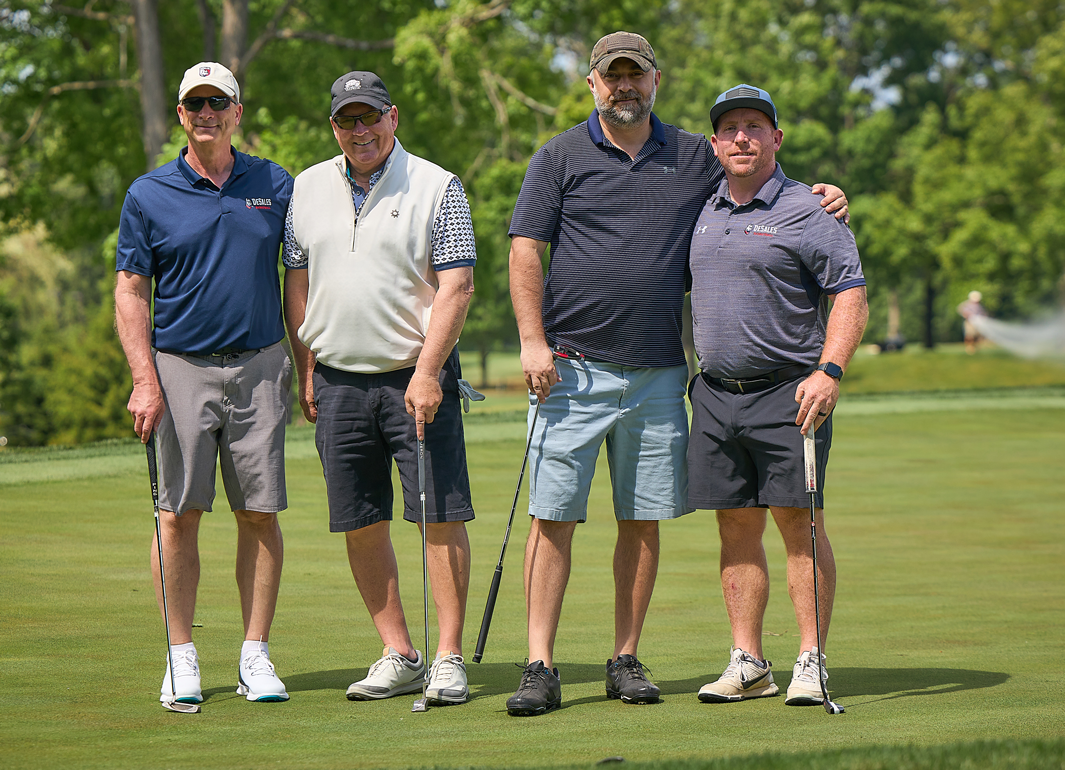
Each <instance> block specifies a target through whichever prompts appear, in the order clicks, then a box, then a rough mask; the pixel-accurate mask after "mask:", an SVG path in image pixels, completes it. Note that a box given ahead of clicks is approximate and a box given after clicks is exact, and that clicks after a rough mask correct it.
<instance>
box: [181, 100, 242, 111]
mask: <svg viewBox="0 0 1065 770" xmlns="http://www.w3.org/2000/svg"><path fill="white" fill-rule="evenodd" d="M204 102H207V103H208V104H209V105H211V109H212V110H214V111H215V112H222V111H223V110H228V109H229V105H230V104H232V103H233V100H232V99H230V98H229V97H228V96H188V97H185V98H184V99H182V100H181V106H182V107H184V108H185V109H186V110H188V111H189V112H199V111H200V110H202V109H203V103H204Z"/></svg>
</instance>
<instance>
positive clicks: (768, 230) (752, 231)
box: [743, 225, 777, 238]
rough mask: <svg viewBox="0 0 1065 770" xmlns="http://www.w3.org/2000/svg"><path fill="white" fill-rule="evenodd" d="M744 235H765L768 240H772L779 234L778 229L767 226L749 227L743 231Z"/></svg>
mask: <svg viewBox="0 0 1065 770" xmlns="http://www.w3.org/2000/svg"><path fill="white" fill-rule="evenodd" d="M743 234H744V235H764V236H766V237H767V238H772V237H773V236H774V235H776V234H777V228H775V227H769V226H767V225H747V227H746V228H745V229H744V231H743Z"/></svg>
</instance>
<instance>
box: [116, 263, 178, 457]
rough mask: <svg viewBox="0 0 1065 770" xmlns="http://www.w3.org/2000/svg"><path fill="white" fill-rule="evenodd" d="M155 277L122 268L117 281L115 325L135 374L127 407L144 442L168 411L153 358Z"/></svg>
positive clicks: (134, 427) (132, 372) (130, 366)
mask: <svg viewBox="0 0 1065 770" xmlns="http://www.w3.org/2000/svg"><path fill="white" fill-rule="evenodd" d="M151 308H152V279H151V277H150V276H144V275H138V274H137V273H131V272H129V271H128V270H121V271H119V273H118V274H117V280H116V282H115V329H116V330H117V331H118V339H119V340H120V341H121V342H122V350H123V351H124V352H125V354H126V363H127V364H129V372H130V374H131V375H132V376H133V393H131V394H130V397H129V402H128V403H127V404H126V408H127V409H128V410H129V413H130V414H131V415H133V430H134V431H135V432H136V433H137V435H138V436H140V439H141V443H142V444H143V443H147V442H148V437H149V436H151V435H152V431H154V430H155V429H156V427H157V426H158V425H159V422H160V421H161V420H162V419H163V414H164V413H165V412H166V402H165V401H164V400H163V388H162V386H161V385H160V384H159V373H158V372H156V370H155V360H154V359H153V358H152V310H151Z"/></svg>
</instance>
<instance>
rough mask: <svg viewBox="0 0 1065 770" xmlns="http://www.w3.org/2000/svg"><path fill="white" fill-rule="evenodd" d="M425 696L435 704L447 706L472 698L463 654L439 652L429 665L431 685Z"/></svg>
mask: <svg viewBox="0 0 1065 770" xmlns="http://www.w3.org/2000/svg"><path fill="white" fill-rule="evenodd" d="M425 697H426V698H428V699H429V703H430V704H431V705H433V706H447V705H449V704H453V703H465V702H466V701H468V700H469V699H470V688H469V686H468V685H467V684H466V664H465V663H464V662H463V660H462V656H461V655H453V654H452V653H451V651H450V650H449V651H448V652H446V653H442V654H441V653H437V656H436V660H434V661H433V665H431V666H430V667H429V686H428V687H427V688H426V689H425Z"/></svg>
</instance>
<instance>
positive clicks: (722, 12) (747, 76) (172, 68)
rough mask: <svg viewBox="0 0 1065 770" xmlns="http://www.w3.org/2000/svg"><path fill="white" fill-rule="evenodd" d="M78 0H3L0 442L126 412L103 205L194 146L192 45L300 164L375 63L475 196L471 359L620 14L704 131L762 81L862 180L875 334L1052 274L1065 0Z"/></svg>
mask: <svg viewBox="0 0 1065 770" xmlns="http://www.w3.org/2000/svg"><path fill="white" fill-rule="evenodd" d="M71 2H72V3H73V4H71V5H65V4H61V3H56V2H51V0H38V1H37V2H16V1H14V0H6V1H4V2H0V52H2V56H0V434H4V435H6V436H7V437H8V439H9V441H10V443H11V444H12V445H24V446H25V445H39V444H46V443H77V442H82V441H89V440H95V439H100V438H106V437H112V436H127V435H129V425H128V416H127V414H126V412H125V401H126V398H127V396H128V392H129V389H130V383H129V377H128V372H127V370H126V367H125V363H124V359H123V357H122V353H121V349H120V347H119V345H118V342H117V339H116V337H115V335H114V332H113V328H112V321H113V303H112V300H111V291H112V287H113V280H114V277H113V271H114V246H115V238H116V232H117V225H118V215H119V210H120V208H121V205H122V200H123V196H124V194H125V191H126V188H127V187H128V186H129V184H130V182H132V181H133V179H135V178H136V177H137V176H139V175H140V174H142V173H144V172H145V171H146V170H147V169H149V168H152V167H154V166H156V165H158V164H160V163H162V162H166V161H167V160H170V159H172V158H173V157H175V156H176V154H177V153H178V151H179V150H180V148H181V147H182V146H184V135H183V133H182V131H181V129H180V127H179V126H178V124H177V120H176V116H175V114H174V103H175V102H176V90H177V83H178V81H179V80H180V78H181V75H182V73H183V72H184V70H185V69H186V68H187V67H188V66H190V65H191V64H193V63H195V62H197V61H200V60H214V61H220V62H222V63H224V64H226V65H227V66H228V67H230V69H232V70H233V71H234V72H235V73H236V74H237V76H238V78H239V80H240V81H241V85H242V97H243V101H244V103H245V112H244V119H243V121H242V132H241V133H240V135H239V136H238V137H237V142H238V143H239V146H240V149H242V150H243V151H245V152H249V153H252V154H254V155H259V156H262V157H268V158H271V159H273V160H275V161H277V162H278V163H280V164H281V165H283V166H284V167H285V168H287V169H288V170H289V171H290V172H291V173H293V174H297V173H299V172H300V171H301V170H303V169H304V168H306V167H308V166H310V165H312V164H313V163H316V162H318V161H320V160H323V159H325V158H328V157H331V156H333V155H335V154H336V153H337V152H338V149H337V147H336V144H335V140H334V139H333V136H332V133H331V131H330V128H329V124H328V109H329V86H330V84H331V83H332V81H333V80H334V79H335V78H336V77H337V76H338V75H340V74H342V73H344V72H346V71H348V70H351V69H367V70H373V71H375V72H377V73H378V74H380V75H381V76H382V78H383V79H384V81H385V83H386V84H387V85H388V87H389V90H390V91H391V93H392V96H393V99H394V101H395V102H396V104H397V105H398V106H399V110H400V124H399V129H398V131H397V135H398V136H399V137H400V138H401V140H402V141H403V143H404V145H405V146H406V147H407V148H409V149H410V150H411V151H413V152H415V153H416V154H419V155H423V156H425V157H427V158H429V159H431V160H433V161H434V162H436V163H438V164H440V165H441V166H443V167H444V168H447V169H449V170H451V171H453V172H455V173H457V174H458V175H459V176H460V177H461V179H462V181H463V184H464V186H465V188H466V191H467V194H468V196H469V198H470V203H471V207H472V210H473V217H474V226H475V230H476V236H477V245H478V265H477V268H476V271H475V277H476V285H477V290H476V293H475V295H474V300H473V304H472V306H471V310H470V317H469V320H468V321H467V324H466V329H465V332H464V334H463V347H464V349H471V350H476V351H478V352H479V353H480V354H481V357H482V361H484V360H487V356H488V355H489V354H490V353H491V352H493V351H495V350H499V349H500V348H502V347H505V346H512V345H514V344H515V342H516V337H517V334H516V328H515V325H514V321H513V315H512V313H511V309H510V303H509V296H508V292H507V267H506V264H507V252H508V247H509V240H508V238H507V226H508V224H509V217H510V213H511V210H512V207H513V203H514V200H515V198H516V196H517V193H518V190H519V188H520V186H521V180H522V177H523V175H524V171H525V167H526V164H527V163H528V159H529V158H530V157H531V155H532V153H533V152H535V150H536V149H537V148H538V147H539V146H540V145H541V144H542V143H543V142H544V141H546V140H547V139H548V138H549V137H550V136H552V135H553V134H555V133H557V132H559V131H562V130H565V129H566V128H569V127H571V126H573V125H575V124H576V123H578V122H580V121H583V120H585V119H586V118H587V116H588V115H589V113H590V112H591V109H592V102H591V99H590V98H589V94H588V91H587V86H586V85H585V83H584V76H585V75H586V74H587V73H586V70H587V61H588V55H589V52H590V47H591V45H592V44H594V42H595V40H596V39H598V37H600V36H601V35H603V34H606V33H608V32H612V31H614V30H617V29H627V30H632V31H638V32H641V33H642V34H644V35H645V36H646V37H647V38H648V39H649V40H650V41H651V43H652V45H653V46H654V48H655V52H656V54H657V57H658V61H659V66H660V68H661V69H662V71H663V77H662V84H661V87H660V90H659V93H658V98H657V102H656V106H655V112H656V114H657V115H658V116H659V117H661V118H662V119H663V120H665V121H667V122H670V123H675V124H677V125H679V126H681V127H683V128H686V129H688V130H691V131H693V132H698V133H708V132H709V131H710V130H711V127H710V126H709V119H708V115H709V110H710V106H711V105H712V104H713V101H714V99H715V97H716V96H717V94H718V93H720V92H721V91H723V90H724V89H726V88H728V87H730V86H732V85H735V84H737V83H740V82H748V83H752V84H754V85H758V86H761V87H763V88H766V89H767V90H769V91H770V93H771V94H772V95H773V98H774V100H775V101H776V103H777V107H778V110H779V112H780V116H781V127H782V128H783V130H784V133H785V141H784V147H783V150H782V152H781V153H780V155H779V159H780V162H781V164H782V166H783V167H784V170H785V172H786V173H787V174H788V175H789V176H791V177H793V178H796V179H800V180H803V181H806V182H809V183H812V182H815V181H829V182H833V183H835V184H838V185H840V186H841V187H843V189H844V190H845V191H846V192H847V194H848V197H849V198H850V200H851V210H852V213H853V223H852V226H853V228H854V231H855V235H856V237H857V239H858V243H859V247H860V248H861V251H862V258H863V264H864V266H865V270H866V274H867V278H868V280H869V286H870V304H871V308H872V316H871V320H870V324H869V329H868V331H867V334H866V339H867V341H870V342H879V341H881V340H884V339H888V338H892V337H902V338H905V339H907V340H909V341H910V342H912V343H918V344H925V345H929V346H931V345H934V344H936V343H937V342H941V341H948V340H954V339H958V338H960V319H958V318H957V316H956V314H955V313H954V311H953V308H954V306H955V305H956V304H957V303H958V302H959V301H960V300H961V299H962V298H963V297H964V296H965V294H967V293H968V292H969V291H970V290H971V289H974V288H975V289H979V290H980V291H982V292H983V295H984V304H985V305H986V306H987V307H988V309H989V310H990V311H991V312H992V313H993V314H995V315H997V316H999V317H1003V318H1018V317H1023V316H1026V315H1030V314H1032V313H1034V312H1036V311H1037V310H1038V309H1039V308H1042V307H1046V306H1050V305H1054V304H1056V303H1060V301H1061V298H1062V295H1063V293H1065V279H1063V272H1065V257H1063V254H1062V250H1061V248H1060V247H1059V244H1061V243H1062V241H1063V239H1062V237H1061V236H1062V235H1063V233H1062V232H1061V230H1062V229H1063V228H1065V196H1063V195H1062V194H1061V193H1062V192H1063V188H1065V163H1062V153H1063V148H1062V143H1061V140H1060V136H1061V135H1062V132H1061V130H1060V128H1061V122H1062V119H1063V117H1065V77H1063V76H1065V3H1060V2H1050V1H1049V0H997V1H994V2H987V1H986V0H985V1H984V2H977V1H976V0H880V1H879V2H861V1H859V0H746V1H745V2H738V1H737V0H643V2H636V0H610V1H609V2H607V0H564V1H563V0H366V2H362V3H357V4H352V3H346V2H337V1H336V0H255V1H254V2H253V1H252V0H172V1H171V2H165V3H160V2H158V0H128V1H127V0H88V1H87V2H84V3H82V2H77V1H76V0H71ZM617 205H623V202H617ZM473 374H474V379H476V378H477V375H476V373H473Z"/></svg>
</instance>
